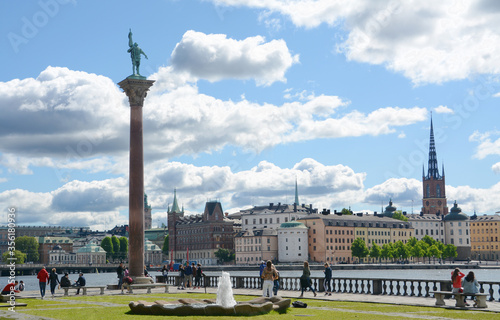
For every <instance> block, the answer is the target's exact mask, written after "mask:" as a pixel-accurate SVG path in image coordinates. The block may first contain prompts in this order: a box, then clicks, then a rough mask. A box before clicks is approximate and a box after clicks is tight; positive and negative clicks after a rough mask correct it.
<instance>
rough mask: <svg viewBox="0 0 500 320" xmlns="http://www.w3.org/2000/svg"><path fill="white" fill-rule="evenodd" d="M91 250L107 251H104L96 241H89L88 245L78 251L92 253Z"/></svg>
mask: <svg viewBox="0 0 500 320" xmlns="http://www.w3.org/2000/svg"><path fill="white" fill-rule="evenodd" d="M90 252H104V253H106V251H104V249H103V248H101V247H100V246H98V245H96V244H94V243H88V244H87V245H86V246H84V247H81V248H80V249H78V251H77V253H90Z"/></svg>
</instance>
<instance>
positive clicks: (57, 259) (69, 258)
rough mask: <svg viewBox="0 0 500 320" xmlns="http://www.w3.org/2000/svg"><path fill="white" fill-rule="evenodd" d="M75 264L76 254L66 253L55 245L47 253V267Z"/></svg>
mask: <svg viewBox="0 0 500 320" xmlns="http://www.w3.org/2000/svg"><path fill="white" fill-rule="evenodd" d="M72 263H76V253H74V252H66V251H65V250H64V249H63V248H62V247H61V246H60V245H58V244H56V245H55V246H54V247H53V248H52V250H50V251H49V265H54V264H72Z"/></svg>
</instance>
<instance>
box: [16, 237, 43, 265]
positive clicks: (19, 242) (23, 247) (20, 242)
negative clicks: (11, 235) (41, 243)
mask: <svg viewBox="0 0 500 320" xmlns="http://www.w3.org/2000/svg"><path fill="white" fill-rule="evenodd" d="M16 250H19V251H21V252H22V253H25V254H26V261H31V262H38V260H40V254H39V253H38V240H37V239H36V238H35V237H28V236H22V237H19V238H16Z"/></svg>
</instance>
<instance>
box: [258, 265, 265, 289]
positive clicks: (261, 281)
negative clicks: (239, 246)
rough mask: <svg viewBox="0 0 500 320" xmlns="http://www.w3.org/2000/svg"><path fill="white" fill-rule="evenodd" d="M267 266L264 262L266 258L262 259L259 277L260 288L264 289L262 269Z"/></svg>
mask: <svg viewBox="0 0 500 320" xmlns="http://www.w3.org/2000/svg"><path fill="white" fill-rule="evenodd" d="M265 267H266V263H265V262H264V260H262V261H261V262H260V265H259V278H260V288H261V289H262V285H263V283H264V280H262V271H264V268H265Z"/></svg>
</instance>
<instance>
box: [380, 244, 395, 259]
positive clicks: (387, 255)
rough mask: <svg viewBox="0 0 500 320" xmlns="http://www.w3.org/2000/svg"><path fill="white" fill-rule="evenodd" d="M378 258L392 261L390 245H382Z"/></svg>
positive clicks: (392, 251)
mask: <svg viewBox="0 0 500 320" xmlns="http://www.w3.org/2000/svg"><path fill="white" fill-rule="evenodd" d="M380 257H381V258H382V259H386V262H387V259H392V258H394V248H393V245H392V243H390V242H389V243H385V244H383V245H382V251H381V252H380Z"/></svg>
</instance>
